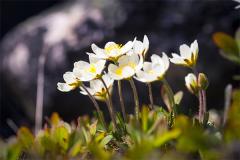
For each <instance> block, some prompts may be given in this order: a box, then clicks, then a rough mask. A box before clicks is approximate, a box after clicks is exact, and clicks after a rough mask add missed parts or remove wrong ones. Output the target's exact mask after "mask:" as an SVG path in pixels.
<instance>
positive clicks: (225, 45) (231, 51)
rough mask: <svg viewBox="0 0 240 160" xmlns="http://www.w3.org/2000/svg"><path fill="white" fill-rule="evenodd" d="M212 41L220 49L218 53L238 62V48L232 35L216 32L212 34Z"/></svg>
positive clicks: (239, 62)
mask: <svg viewBox="0 0 240 160" xmlns="http://www.w3.org/2000/svg"><path fill="white" fill-rule="evenodd" d="M213 41H214V42H215V44H216V45H217V46H218V47H219V48H220V49H221V51H220V54H221V55H222V56H223V57H224V58H227V59H228V60H230V61H233V62H236V63H238V64H240V56H239V53H240V49H239V47H238V44H237V41H235V39H233V37H231V36H229V35H228V34H226V33H223V32H217V33H215V34H214V35H213Z"/></svg>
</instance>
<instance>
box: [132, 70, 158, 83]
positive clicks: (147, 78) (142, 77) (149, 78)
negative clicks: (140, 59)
mask: <svg viewBox="0 0 240 160" xmlns="http://www.w3.org/2000/svg"><path fill="white" fill-rule="evenodd" d="M136 75H137V76H136V77H134V78H135V79H137V80H138V81H141V82H144V83H146V82H153V81H156V80H157V76H156V75H154V74H147V73H146V72H143V71H138V72H137V73H136Z"/></svg>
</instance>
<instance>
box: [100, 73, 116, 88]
mask: <svg viewBox="0 0 240 160" xmlns="http://www.w3.org/2000/svg"><path fill="white" fill-rule="evenodd" d="M102 78H103V80H104V82H105V83H106V85H107V87H110V86H111V85H113V82H114V80H113V79H112V78H111V77H110V76H109V75H108V74H104V75H103V76H102Z"/></svg>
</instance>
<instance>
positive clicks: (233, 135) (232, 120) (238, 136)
mask: <svg viewBox="0 0 240 160" xmlns="http://www.w3.org/2000/svg"><path fill="white" fill-rule="evenodd" d="M239 104H240V89H238V90H234V91H233V93H232V105H231V107H230V108H229V113H228V119H227V122H226V125H225V128H224V133H225V134H224V139H225V140H226V141H227V142H232V141H235V140H240V129H239V128H240V121H239V119H240V105H239Z"/></svg>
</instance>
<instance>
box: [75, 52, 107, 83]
mask: <svg viewBox="0 0 240 160" xmlns="http://www.w3.org/2000/svg"><path fill="white" fill-rule="evenodd" d="M89 62H90V63H88V62H85V61H78V62H75V63H74V68H73V73H74V75H75V76H76V77H77V78H78V79H79V80H80V81H90V80H93V79H96V78H98V77H99V76H101V74H102V71H103V69H104V67H105V63H106V60H103V59H99V58H96V57H94V56H91V55H89Z"/></svg>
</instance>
